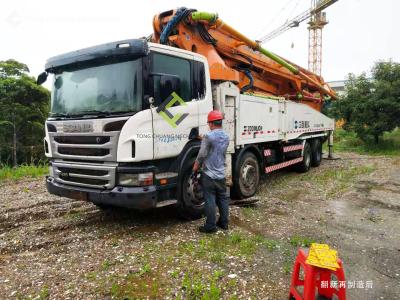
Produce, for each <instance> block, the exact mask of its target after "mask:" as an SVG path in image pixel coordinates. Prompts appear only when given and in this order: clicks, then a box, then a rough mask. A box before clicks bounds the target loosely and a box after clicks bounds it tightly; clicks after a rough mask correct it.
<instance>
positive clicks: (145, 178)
mask: <svg viewBox="0 0 400 300" xmlns="http://www.w3.org/2000/svg"><path fill="white" fill-rule="evenodd" d="M118 184H120V185H125V186H146V185H152V184H153V173H152V172H148V173H140V174H127V173H121V174H119V175H118Z"/></svg>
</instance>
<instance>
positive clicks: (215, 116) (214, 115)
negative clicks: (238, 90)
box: [207, 110, 224, 122]
mask: <svg viewBox="0 0 400 300" xmlns="http://www.w3.org/2000/svg"><path fill="white" fill-rule="evenodd" d="M223 118H224V117H223V116H222V113H221V112H220V111H219V110H212V111H210V112H209V113H208V117H207V122H214V121H218V120H222V119H223Z"/></svg>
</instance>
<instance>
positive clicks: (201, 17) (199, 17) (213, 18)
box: [191, 11, 336, 98]
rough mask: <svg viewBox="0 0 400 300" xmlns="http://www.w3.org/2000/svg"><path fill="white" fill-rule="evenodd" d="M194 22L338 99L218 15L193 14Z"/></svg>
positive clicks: (206, 13)
mask: <svg viewBox="0 0 400 300" xmlns="http://www.w3.org/2000/svg"><path fill="white" fill-rule="evenodd" d="M191 15H192V20H193V21H206V22H209V23H210V24H212V25H215V26H216V27H218V28H220V29H222V30H225V31H226V32H228V33H230V34H231V35H233V36H234V37H235V38H237V39H238V40H240V41H242V42H244V43H245V44H246V45H247V46H249V47H250V48H252V49H254V50H258V51H260V52H261V53H262V54H264V55H265V56H267V57H269V58H270V59H272V60H273V61H275V62H276V63H278V64H279V65H281V66H283V67H284V68H286V69H287V70H289V71H290V72H292V73H293V74H294V75H299V76H300V77H301V78H302V79H304V80H306V81H308V82H310V83H312V84H314V85H315V86H317V87H318V89H319V90H320V91H322V92H324V93H325V94H327V95H329V96H331V97H332V98H336V96H335V94H333V93H332V92H331V91H329V90H327V89H326V88H325V87H324V86H323V85H322V84H321V83H319V82H318V81H316V80H315V79H313V78H311V77H310V76H309V75H307V74H306V73H304V72H302V71H301V70H299V69H298V68H296V67H295V66H293V65H292V64H290V63H288V62H287V61H285V60H284V59H282V58H281V57H279V56H278V55H276V54H274V53H272V52H271V51H268V50H267V49H265V48H263V47H261V45H259V44H258V43H257V42H255V41H253V40H251V39H249V38H248V37H246V36H245V35H243V34H241V33H240V32H238V31H237V30H235V29H234V28H232V27H230V26H229V25H228V24H226V23H224V22H223V21H222V20H221V19H218V14H216V13H208V12H197V11H196V12H192V14H191Z"/></svg>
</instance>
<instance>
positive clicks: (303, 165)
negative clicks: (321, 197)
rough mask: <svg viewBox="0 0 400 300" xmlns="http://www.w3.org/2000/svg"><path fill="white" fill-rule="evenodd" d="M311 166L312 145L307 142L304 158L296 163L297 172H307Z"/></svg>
mask: <svg viewBox="0 0 400 300" xmlns="http://www.w3.org/2000/svg"><path fill="white" fill-rule="evenodd" d="M310 166H311V146H310V143H308V142H306V143H305V145H304V149H303V160H302V161H301V162H299V163H298V164H297V165H296V170H297V172H300V173H305V172H307V171H308V170H310Z"/></svg>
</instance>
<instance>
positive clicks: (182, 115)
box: [150, 52, 199, 159]
mask: <svg viewBox="0 0 400 300" xmlns="http://www.w3.org/2000/svg"><path fill="white" fill-rule="evenodd" d="M182 55H183V54H181V53H179V56H175V55H172V54H171V55H170V54H168V53H159V52H153V53H152V63H151V64H152V67H151V70H152V71H151V76H150V77H151V81H152V85H153V95H154V106H155V107H154V108H152V115H153V143H154V159H160V158H166V157H174V156H177V155H178V154H179V153H180V152H181V151H182V149H183V147H184V146H185V144H186V143H187V142H188V140H189V135H190V133H191V132H192V133H195V132H196V130H198V127H199V116H198V102H197V101H196V100H197V99H195V93H193V85H192V68H193V61H192V56H190V55H184V56H182Z"/></svg>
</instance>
